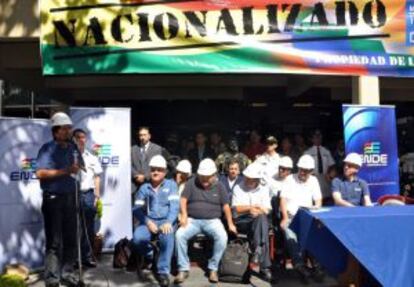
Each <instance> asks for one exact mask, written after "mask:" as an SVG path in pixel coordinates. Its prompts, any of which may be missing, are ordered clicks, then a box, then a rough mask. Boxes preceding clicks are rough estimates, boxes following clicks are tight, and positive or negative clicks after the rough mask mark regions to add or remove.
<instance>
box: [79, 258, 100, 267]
mask: <svg viewBox="0 0 414 287" xmlns="http://www.w3.org/2000/svg"><path fill="white" fill-rule="evenodd" d="M82 265H83V266H85V267H89V268H96V266H97V263H96V261H95V260H93V259H89V260H85V261H82Z"/></svg>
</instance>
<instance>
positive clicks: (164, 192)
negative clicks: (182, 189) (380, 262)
mask: <svg viewBox="0 0 414 287" xmlns="http://www.w3.org/2000/svg"><path fill="white" fill-rule="evenodd" d="M149 167H150V182H148V183H144V184H143V185H141V187H140V188H139V190H138V193H137V194H136V197H135V207H134V216H135V217H136V218H137V219H138V221H139V225H138V226H137V227H136V228H135V231H134V236H133V240H132V242H133V244H134V246H135V248H136V249H137V251H138V253H139V254H140V255H141V256H143V257H145V258H146V259H147V260H151V257H152V254H153V252H152V251H153V250H152V245H151V244H150V242H151V240H152V238H153V237H154V236H155V235H157V236H158V239H159V243H160V244H159V246H160V251H159V252H160V253H159V258H158V262H157V272H158V278H157V279H158V281H159V283H160V286H168V285H169V284H170V281H169V274H170V271H171V258H172V255H173V252H174V230H175V226H176V223H177V216H178V211H179V196H178V191H177V184H176V183H175V182H174V181H173V180H171V179H166V178H165V175H166V172H167V162H166V160H165V159H164V157H163V156H161V155H155V156H153V157H152V158H151V160H150V162H149Z"/></svg>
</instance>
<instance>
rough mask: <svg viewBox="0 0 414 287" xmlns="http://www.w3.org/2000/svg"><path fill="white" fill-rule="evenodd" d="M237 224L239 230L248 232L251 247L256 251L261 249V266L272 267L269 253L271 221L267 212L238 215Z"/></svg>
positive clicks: (243, 232)
mask: <svg viewBox="0 0 414 287" xmlns="http://www.w3.org/2000/svg"><path fill="white" fill-rule="evenodd" d="M234 221H235V224H236V227H237V230H238V232H240V233H242V234H247V238H248V239H249V242H250V246H251V249H252V250H253V251H254V252H255V251H256V250H257V249H259V250H260V253H261V256H260V268H262V269H264V268H270V267H271V265H272V262H271V261H270V254H269V252H270V251H269V221H268V218H267V215H266V214H262V215H259V216H257V217H252V216H250V215H242V216H239V217H237V218H236V219H235V220H234Z"/></svg>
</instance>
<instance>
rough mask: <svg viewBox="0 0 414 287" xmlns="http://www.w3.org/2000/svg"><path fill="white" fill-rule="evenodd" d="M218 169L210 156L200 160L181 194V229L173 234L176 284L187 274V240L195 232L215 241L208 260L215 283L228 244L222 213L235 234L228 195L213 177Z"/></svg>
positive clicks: (210, 277)
mask: <svg viewBox="0 0 414 287" xmlns="http://www.w3.org/2000/svg"><path fill="white" fill-rule="evenodd" d="M216 173H217V168H216V165H215V163H214V161H213V160H212V159H209V158H206V159H204V160H202V161H201V162H200V165H199V166H198V170H197V176H196V177H194V178H192V179H190V180H189V181H188V182H187V184H186V186H185V188H184V191H183V193H182V194H181V199H180V207H181V217H180V228H179V229H178V231H177V233H176V235H175V236H176V241H177V244H176V253H177V257H178V271H179V272H178V275H177V277H176V278H175V283H176V284H180V283H182V282H184V280H185V279H186V278H187V277H188V275H189V270H190V260H189V258H188V241H189V240H190V239H191V238H192V237H193V236H195V235H196V234H198V233H205V234H207V235H208V236H209V237H211V238H212V239H213V240H214V247H213V256H212V257H211V258H210V259H209V261H208V269H209V270H210V274H209V280H210V282H213V283H215V282H218V274H217V270H218V267H219V263H220V260H221V257H222V256H223V253H224V250H225V249H226V246H227V233H226V230H225V229H224V226H223V223H222V222H221V217H222V214H223V212H224V215H225V217H226V220H227V225H228V227H229V230H230V231H231V232H232V233H237V230H236V227H235V225H234V223H233V220H232V214H231V210H230V206H229V197H228V194H227V191H226V190H225V188H224V186H223V185H222V183H220V182H219V181H218V179H217V176H216Z"/></svg>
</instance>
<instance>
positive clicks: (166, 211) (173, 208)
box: [134, 179, 179, 224]
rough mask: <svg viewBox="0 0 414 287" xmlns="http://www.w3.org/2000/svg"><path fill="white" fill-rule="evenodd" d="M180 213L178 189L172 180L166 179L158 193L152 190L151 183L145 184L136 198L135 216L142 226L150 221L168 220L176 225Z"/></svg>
mask: <svg viewBox="0 0 414 287" xmlns="http://www.w3.org/2000/svg"><path fill="white" fill-rule="evenodd" d="M178 211H179V195H178V188H177V184H176V183H175V182H174V181H173V180H171V179H164V181H163V182H162V183H161V184H160V186H159V187H158V190H157V191H155V190H154V189H153V188H152V186H151V183H145V184H143V185H142V186H141V187H140V188H139V190H138V192H137V194H136V196H135V203H134V216H135V217H136V218H137V219H138V220H139V221H140V223H141V224H142V223H147V222H148V220H154V221H158V220H167V222H169V223H171V224H174V223H175V222H176V220H177V217H178Z"/></svg>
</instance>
